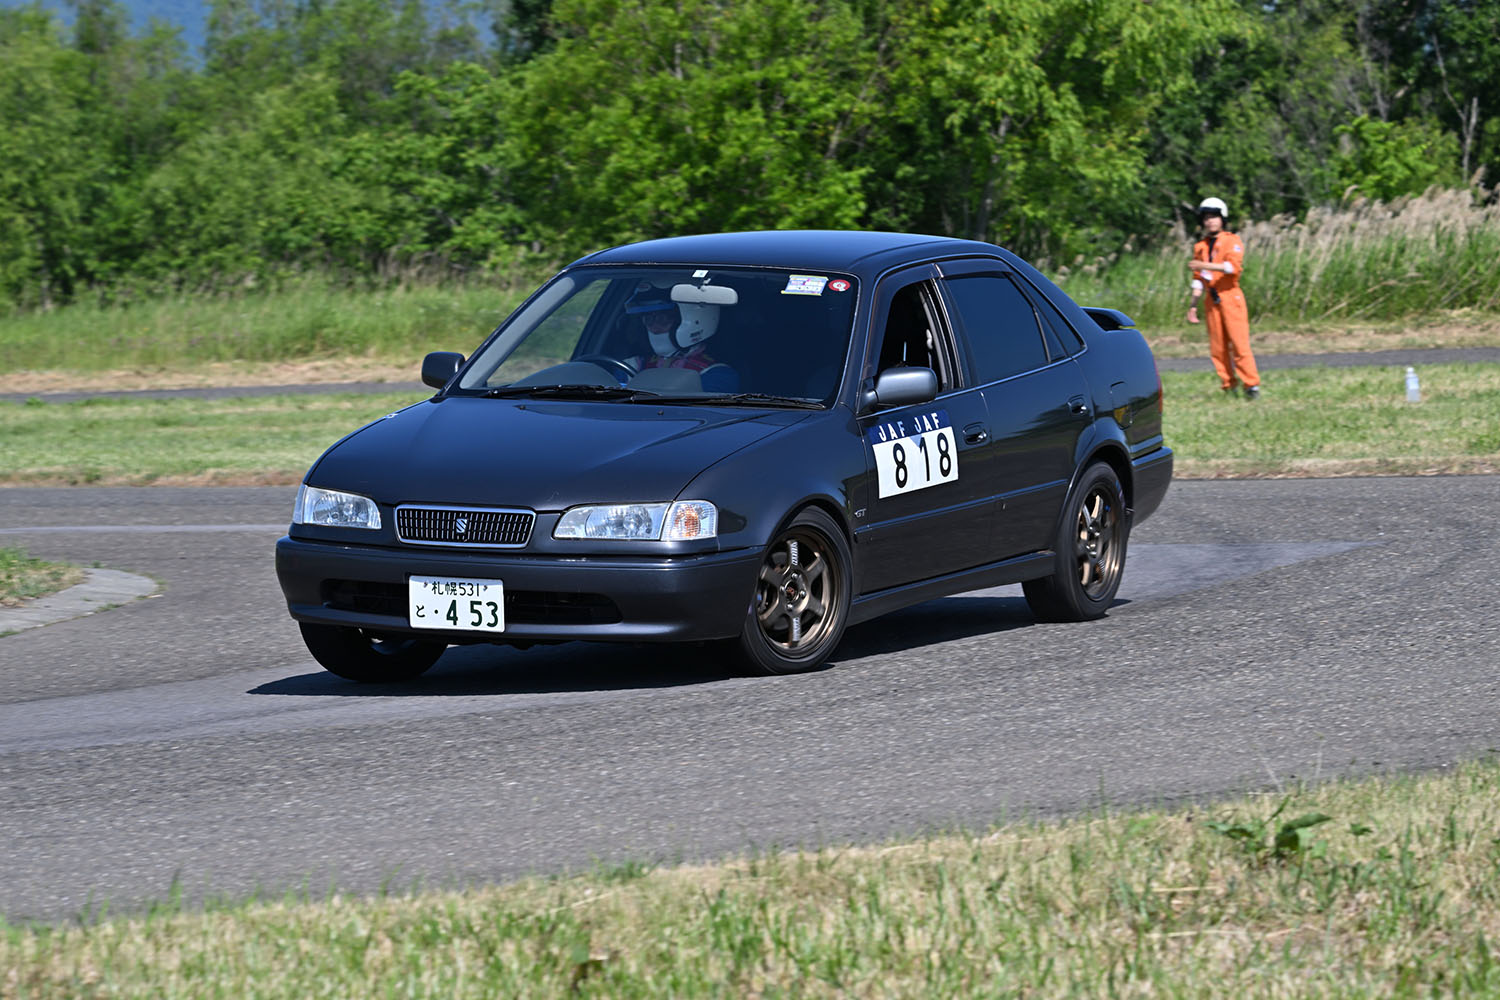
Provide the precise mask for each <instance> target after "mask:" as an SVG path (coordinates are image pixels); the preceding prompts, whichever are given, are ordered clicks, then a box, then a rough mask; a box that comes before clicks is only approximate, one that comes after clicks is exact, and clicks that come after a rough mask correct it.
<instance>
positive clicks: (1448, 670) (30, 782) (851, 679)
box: [0, 477, 1500, 920]
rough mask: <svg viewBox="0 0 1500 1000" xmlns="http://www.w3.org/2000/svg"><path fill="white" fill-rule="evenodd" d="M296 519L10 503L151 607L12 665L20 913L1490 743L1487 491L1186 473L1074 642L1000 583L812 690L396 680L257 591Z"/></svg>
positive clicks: (584, 679) (862, 836)
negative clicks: (365, 674) (340, 668)
mask: <svg viewBox="0 0 1500 1000" xmlns="http://www.w3.org/2000/svg"><path fill="white" fill-rule="evenodd" d="M292 492H293V491H292V490H291V489H289V488H279V487H277V488H254V489H231V488H218V489H168V488H125V489H4V490H0V544H4V545H22V546H24V547H25V548H26V549H28V550H29V551H30V552H32V553H33V554H35V555H38V556H42V557H46V558H58V559H68V560H73V561H80V562H83V563H85V564H90V563H97V564H99V565H101V566H105V567H109V568H112V569H119V570H126V571H129V572H133V573H141V574H146V575H149V576H152V577H154V578H156V579H158V580H160V581H162V582H163V584H164V586H165V589H164V592H163V593H162V595H161V596H158V597H154V598H148V599H145V600H140V601H137V602H134V603H132V604H129V605H126V606H123V607H120V608H117V609H114V610H110V611H107V612H102V613H99V614H95V615H92V616H89V617H86V618H79V619H75V620H73V621H68V622H62V623H58V624H54V625H50V626H47V627H44V628H36V629H31V630H29V631H25V632H21V633H18V634H15V635H11V636H8V637H5V638H3V639H0V873H3V876H0V914H3V915H4V916H5V917H6V918H7V919H9V920H18V919H25V918H38V919H48V920H52V919H65V918H69V917H73V916H77V915H81V914H86V913H90V912H97V910H98V908H99V907H100V906H101V905H104V904H106V903H107V904H108V906H109V907H110V909H111V911H112V912H119V911H121V910H128V909H131V908H134V907H138V906H140V905H143V904H146V903H149V902H150V901H152V900H159V899H162V898H164V897H165V896H167V894H168V893H169V892H170V891H171V887H172V886H173V884H174V882H176V883H177V884H178V885H179V886H180V888H181V890H182V891H183V893H184V894H185V895H186V896H187V898H189V899H201V898H205V897H207V896H211V895H227V896H229V897H232V898H240V897H243V896H245V895H247V894H250V893H253V892H257V891H258V892H262V893H271V894H277V895H279V894H280V893H282V892H283V891H286V890H288V889H293V890H297V889H306V890H307V891H309V892H311V893H313V894H314V895H321V894H322V893H323V892H325V891H326V890H327V889H328V888H329V886H330V885H335V884H336V885H338V886H339V887H341V888H343V889H347V890H353V891H374V890H378V889H380V888H381V887H393V888H396V889H405V888H410V887H414V886H419V885H420V886H428V887H431V886H450V885H463V884H473V883H486V882H493V881H497V880H504V879H508V878H512V877H515V876H519V875H522V874H526V873H530V872H558V871H564V870H569V869H578V868H587V867H590V866H593V865H595V864H601V863H603V864H608V863H618V862H622V861H626V860H645V861H650V862H671V861H676V860H694V859H702V858H713V857H718V856H722V855H724V854H726V853H730V852H740V851H747V850H769V849H773V848H776V847H786V846H790V845H798V844H800V845H809V846H818V845H826V844H839V843H846V842H851V841H855V842H861V841H871V840H877V839H881V838H886V837H890V836H897V835H906V834H915V833H921V832H924V831H932V830H941V829H945V828H952V827H954V826H964V827H968V828H982V827H984V826H985V825H988V824H991V823H994V822H997V821H1003V820H1005V819H1007V818H1017V817H1022V816H1028V815H1033V814H1042V815H1053V814H1059V813H1066V812H1071V811H1077V810H1083V809H1088V808H1091V807H1094V806H1096V805H1097V804H1098V803H1099V802H1100V800H1101V798H1103V799H1104V800H1107V801H1108V802H1110V803H1112V804H1117V805H1134V804H1148V805H1151V804H1172V803H1180V802H1183V801H1187V800H1196V799H1199V798H1200V797H1207V796H1214V795H1218V794H1221V793H1232V792H1239V791H1245V790H1250V789H1258V788H1265V787H1285V786H1287V785H1288V784H1290V783H1293V782H1295V781H1298V780H1303V779H1308V780H1312V779H1318V778H1325V777H1330V776H1334V775H1343V774H1363V773H1369V772H1384V771H1387V770H1416V769H1430V768H1441V767H1444V766H1447V765H1450V764H1452V763H1454V762H1456V761H1459V760H1463V759H1467V758H1472V757H1475V756H1480V755H1483V754H1486V753H1487V752H1490V751H1491V750H1492V749H1493V748H1496V747H1500V721H1497V715H1496V708H1497V706H1500V677H1497V673H1496V669H1495V664H1497V663H1500V588H1497V587H1496V586H1495V584H1494V568H1495V566H1496V565H1500V536H1497V534H1496V532H1495V529H1494V519H1493V513H1492V512H1493V509H1494V506H1495V501H1496V498H1497V497H1500V478H1496V477H1471V478H1431V479H1348V480H1300V481H1243V482H1179V483H1176V484H1174V486H1173V488H1172V492H1171V493H1170V494H1169V496H1168V499H1167V502H1166V504H1165V505H1164V506H1163V508H1162V510H1161V511H1160V513H1159V514H1158V515H1157V516H1156V517H1155V518H1153V519H1152V520H1150V521H1148V522H1147V523H1146V524H1144V525H1143V526H1141V528H1140V529H1139V530H1138V531H1137V533H1136V535H1135V537H1134V539H1133V541H1132V550H1131V555H1130V563H1129V567H1128V569H1127V573H1126V579H1125V585H1124V587H1123V588H1122V590H1121V602H1120V603H1119V604H1118V605H1117V606H1116V607H1115V608H1114V609H1113V610H1112V611H1111V613H1110V614H1109V616H1108V617H1107V618H1105V619H1103V620H1101V621H1098V622H1092V623H1088V624H1081V625H1077V624H1074V625H1037V624H1034V623H1033V622H1032V620H1031V617H1030V615H1029V614H1028V613H1027V611H1026V608H1025V605H1024V602H1023V601H1022V600H1021V599H1020V598H1019V596H1018V595H1017V593H1016V590H1015V589H1014V588H1002V589H999V590H996V591H989V592H983V593H980V594H975V595H967V596H962V597H955V598H949V599H946V600H941V601H934V602H932V603H929V604H925V605H922V606H920V607H917V608H912V609H908V610H906V611H903V612H900V613H897V614H895V615H891V616H888V617H886V618H884V619H881V620H878V621H876V622H872V623H869V624H867V625H864V626H860V627H858V628H855V629H852V630H850V632H849V633H848V636H847V638H846V640H845V642H844V643H843V645H842V646H841V647H840V649H839V651H838V653H837V655H836V657H835V662H834V665H833V666H832V667H831V668H830V669H828V670H825V671H822V672H820V673H816V674H812V675H806V676H798V677H782V678H765V679H760V678H743V677H733V676H730V675H729V674H728V673H727V672H726V671H725V670H724V668H723V666H722V665H721V664H719V663H716V662H713V660H712V659H711V658H709V656H708V654H706V653H705V652H704V651H702V650H701V649H686V650H681V651H664V650H660V649H653V648H648V647H605V646H586V645H581V644H572V645H566V646H557V647H548V648H536V649H532V650H528V651H524V652H522V651H514V650H504V649H499V648H492V647H470V648H464V649H453V650H450V651H449V653H448V654H446V655H445V656H444V658H443V660H442V661H441V662H440V663H439V664H438V666H437V667H436V668H435V669H434V670H433V672H431V673H430V674H428V675H427V676H426V677H425V678H423V680H422V681H421V682H419V683H418V684H417V685H415V686H412V687H410V688H409V689H406V690H397V689H390V688H374V689H372V688H369V687H361V686H357V685H353V684H350V683H347V682H344V681H340V680H339V679H337V678H335V677H333V676H332V675H329V674H326V673H324V672H323V671H321V670H320V669H319V668H318V667H317V666H316V664H314V663H313V662H312V660H311V659H310V658H309V657H308V656H307V655H306V653H305V652H304V651H303V649H302V646H301V643H300V640H299V638H298V636H297V632H296V629H295V627H294V626H293V624H292V622H291V621H290V620H289V619H288V618H287V617H286V614H285V610H284V608H283V607H282V605H281V600H280V593H279V591H278V589H277V586H276V582H275V578H274V572H273V566H272V548H273V544H274V541H275V539H276V537H277V536H278V534H279V533H280V530H281V528H280V525H282V524H283V523H284V522H285V520H286V519H287V516H288V512H289V510H290V505H291V498H292ZM49 529H50V530H49ZM58 529H63V530H58Z"/></svg>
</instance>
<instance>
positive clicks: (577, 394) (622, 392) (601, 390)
mask: <svg viewBox="0 0 1500 1000" xmlns="http://www.w3.org/2000/svg"><path fill="white" fill-rule="evenodd" d="M484 394H485V395H486V396H489V397H490V398H491V399H509V398H513V397H516V396H548V397H552V398H554V399H639V398H642V397H647V396H651V397H654V396H655V395H656V393H654V392H651V391H650V390H649V389H631V388H628V387H626V386H623V385H587V384H573V385H497V386H495V388H493V389H486V390H485V392H484Z"/></svg>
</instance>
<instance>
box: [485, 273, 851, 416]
mask: <svg viewBox="0 0 1500 1000" xmlns="http://www.w3.org/2000/svg"><path fill="white" fill-rule="evenodd" d="M857 294H858V288H857V286H856V282H855V279H854V278H852V277H849V276H847V275H841V274H827V273H825V274H806V273H801V272H799V271H794V270H790V269H769V268H723V267H718V268H715V267H664V266H663V267H628V268H626V267H593V268H588V267H584V268H578V269H576V270H573V271H569V272H566V273H565V274H563V275H560V276H559V277H558V278H556V279H554V280H553V281H552V282H551V283H550V284H549V285H547V286H546V287H545V288H544V289H543V290H542V291H541V292H540V293H539V294H538V295H537V296H536V297H535V298H534V299H533V300H532V301H531V302H529V303H528V304H527V305H526V306H524V307H522V308H521V309H520V310H519V311H518V312H517V313H516V314H515V315H513V316H512V317H511V318H510V319H509V320H508V321H507V322H506V323H505V324H504V326H502V327H501V329H500V330H499V331H498V332H497V335H496V336H495V337H494V338H493V339H492V340H491V341H490V342H489V343H488V344H486V345H485V347H483V348H482V349H481V350H480V352H479V353H478V355H477V356H476V357H475V359H474V361H473V363H472V364H471V366H470V367H469V368H468V370H467V371H466V372H465V373H464V377H463V379H462V380H461V382H460V384H459V389H460V391H464V390H470V391H475V392H479V391H488V392H496V391H499V390H506V391H507V392H511V391H514V392H517V393H519V392H521V391H522V390H525V389H527V388H528V387H541V388H551V387H556V386H565V387H566V386H574V387H576V386H598V387H617V388H618V387H623V388H626V389H633V390H639V391H640V392H641V394H642V395H643V396H644V395H646V394H653V395H657V396H669V397H670V396H679V395H685V396H702V397H711V396H727V395H736V394H742V393H751V394H756V395H762V396H776V397H787V398H789V399H793V400H802V401H816V402H821V403H827V402H831V400H832V398H833V396H834V395H835V394H836V392H837V390H838V384H839V378H840V376H841V375H842V374H843V366H844V358H845V355H846V352H847V350H848V346H849V336H850V330H851V327H852V324H853V317H854V305H855V301H856V297H857Z"/></svg>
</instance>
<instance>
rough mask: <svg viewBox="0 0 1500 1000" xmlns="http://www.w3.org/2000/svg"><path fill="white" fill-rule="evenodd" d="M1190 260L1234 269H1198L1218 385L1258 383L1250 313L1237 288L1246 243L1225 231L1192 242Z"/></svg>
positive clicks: (1226, 386) (1241, 293)
mask: <svg viewBox="0 0 1500 1000" xmlns="http://www.w3.org/2000/svg"><path fill="white" fill-rule="evenodd" d="M1193 259H1194V260H1207V261H1227V262H1228V263H1230V264H1232V265H1234V270H1232V271H1230V272H1228V273H1225V272H1224V271H1197V272H1195V273H1196V274H1197V276H1198V278H1199V279H1200V280H1201V281H1202V282H1203V307H1204V309H1205V315H1204V317H1203V318H1204V320H1205V322H1207V324H1208V353H1209V356H1210V357H1211V358H1213V361H1214V370H1215V371H1217V372H1218V373H1219V385H1220V386H1222V387H1223V388H1225V389H1233V388H1234V386H1235V382H1236V381H1239V382H1242V383H1244V384H1245V386H1246V387H1247V388H1248V387H1249V386H1253V385H1260V372H1259V371H1258V370H1257V369H1256V367H1255V355H1254V354H1252V353H1251V352H1250V313H1249V311H1248V310H1246V308H1245V293H1244V292H1242V291H1241V290H1240V274H1241V272H1242V271H1243V270H1244V261H1245V245H1244V243H1242V242H1241V241H1240V238H1239V237H1238V236H1236V235H1235V234H1234V233H1231V232H1228V231H1224V232H1221V233H1219V235H1218V236H1217V237H1213V236H1210V237H1208V238H1207V239H1202V240H1199V241H1198V242H1197V243H1195V244H1193Z"/></svg>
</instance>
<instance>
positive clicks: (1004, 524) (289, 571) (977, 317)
mask: <svg viewBox="0 0 1500 1000" xmlns="http://www.w3.org/2000/svg"><path fill="white" fill-rule="evenodd" d="M422 378H423V380H424V381H425V382H427V383H428V384H429V385H431V386H433V387H434V388H436V389H437V392H436V394H435V395H434V396H432V398H430V399H428V400H425V401H423V402H421V403H417V404H415V405H413V406H410V407H407V408H406V409H404V410H401V411H399V412H397V413H392V414H390V415H389V416H387V417H385V418H383V419H381V420H377V421H375V422H374V423H371V424H369V425H367V426H365V427H362V428H360V429H359V430H357V431H355V432H354V433H352V434H350V435H349V436H347V437H345V438H344V439H343V440H341V441H339V442H338V443H337V444H335V445H334V446H333V447H332V448H330V449H329V450H328V451H327V452H326V453H324V455H323V456H322V457H321V458H320V459H318V461H317V463H316V464H314V465H313V467H312V469H311V470H309V472H308V473H307V477H306V479H305V480H304V482H303V485H302V488H301V491H300V492H299V494H298V498H297V503H296V510H295V512H294V513H293V517H292V525H291V529H290V531H289V532H288V534H287V536H286V537H285V538H282V539H281V540H280V542H278V543H277V549H276V569H277V574H278V576H279V578H280V581H281V587H282V590H283V591H284V593H285V595H286V600H287V607H288V609H289V610H290V612H291V614H292V617H294V618H295V619H296V620H297V621H298V622H299V623H300V625H301V629H302V634H303V636H304V638H305V639H306V642H307V646H308V649H309V650H310V651H311V652H312V654H313V656H314V657H315V658H316V659H317V660H318V661H319V662H320V663H322V664H323V665H324V666H325V667H327V668H328V669H329V670H331V671H333V672H334V673H336V674H339V675H341V676H343V677H348V678H351V679H354V680H358V681H394V680H402V679H407V678H411V677H414V676H416V675H418V674H420V673H422V672H423V671H424V670H426V669H427V668H428V667H430V666H431V665H432V664H433V663H434V662H435V661H436V660H437V659H438V657H439V656H440V655H441V654H442V652H443V651H444V650H445V649H446V648H447V647H448V646H449V645H452V644H459V643H474V642H498V643H509V644H514V645H518V646H525V645H530V644H533V643H538V642H563V641H570V640H605V641H623V642H704V641H722V642H723V644H724V646H725V648H726V649H727V650H730V651H732V652H733V653H734V654H735V655H736V656H737V657H738V658H739V659H740V660H741V661H742V662H743V663H744V664H745V665H746V666H748V667H749V668H751V669H753V670H758V671H766V672H770V673H785V672H790V671H801V670H810V669H813V668H815V667H817V666H819V665H821V664H823V663H824V661H826V660H827V659H828V657H829V656H830V655H831V654H832V653H833V652H834V649H835V648H836V647H837V646H838V643H839V639H840V637H841V636H842V635H843V633H844V629H845V628H846V627H847V626H849V625H851V624H853V623H856V622H860V621H864V620H866V619H869V618H872V617H874V616H876V615H879V614H882V613H884V612H886V611H891V610H893V609H896V608H900V607H903V606H906V605H909V604H914V603H916V602H919V601H925V600H929V599H931V598H934V597H939V596H943V595H946V594H953V593H958V592H962V591H966V590H973V589H976V588H980V587H988V586H994V585H998V584H1004V583H1016V582H1020V583H1022V584H1023V585H1024V590H1025V594H1026V599H1027V601H1028V602H1029V604H1030V606H1031V607H1032V609H1033V610H1034V612H1035V613H1036V614H1037V616H1038V617H1039V618H1043V619H1048V620H1084V619H1090V618H1097V617H1099V616H1101V615H1103V614H1104V613H1105V612H1106V611H1107V610H1108V608H1109V606H1110V604H1111V602H1112V601H1113V600H1114V596H1115V592H1116V590H1117V589H1118V587H1119V585H1120V579H1121V577H1122V575H1123V574H1124V571H1125V550H1126V542H1127V540H1128V537H1129V533H1130V528H1131V526H1132V525H1133V524H1134V523H1135V522H1137V521H1140V520H1141V519H1143V518H1145V517H1147V516H1148V515H1150V514H1151V513H1152V512H1153V511H1155V510H1156V508H1157V506H1158V505H1159V504H1160V503H1161V500H1162V497H1163V495H1164V494H1165V493H1166V491H1167V487H1168V484H1169V483H1170V481H1171V476H1172V451H1171V449H1170V448H1168V447H1167V446H1166V445H1165V443H1164V441H1163V439H1162V423H1161V381H1160V378H1159V377H1158V375H1157V372H1156V366H1155V363H1154V360H1153V358H1152V356H1151V351H1150V349H1149V348H1148V347H1147V345H1146V342H1145V340H1144V339H1143V338H1142V337H1141V335H1140V333H1139V332H1138V331H1137V330H1135V329H1134V325H1133V324H1132V322H1131V321H1130V320H1129V319H1128V318H1127V317H1125V316H1124V315H1122V314H1120V313H1118V312H1115V311H1113V310H1108V309H1081V308H1079V307H1078V306H1077V305H1075V304H1074V303H1073V302H1072V300H1070V299H1069V298H1068V297H1067V296H1066V295H1065V294H1063V292H1062V291H1061V290H1060V289H1058V288H1057V287H1056V286H1055V285H1053V284H1052V283H1051V282H1050V281H1048V280H1047V279H1046V278H1045V277H1044V276H1043V275H1042V274H1041V273H1039V272H1038V271H1037V270H1036V269H1035V268H1033V267H1031V266H1030V265H1028V264H1026V263H1025V262H1024V261H1022V260H1021V259H1019V258H1018V257H1016V256H1015V255H1014V254H1012V253H1010V252H1009V251H1007V250H1004V249H1002V248H1000V247H997V246H993V245H991V244H987V243H977V242H971V241H967V240H955V239H945V238H940V237H933V236H914V235H908V234H898V233H869V232H762V233H730V234H724V235H713V236H685V237H680V238H675V239H665V240H653V241H650V242H645V243H637V244H632V245H629V246H623V247H616V248H614V249H610V250H604V251H600V252H599V253H595V254H592V255H590V256H588V257H585V258H583V259H582V260H579V261H577V262H575V263H574V264H572V265H570V266H569V267H567V268H565V269H564V270H563V271H562V272H560V273H559V274H558V275H557V276H556V277H554V278H553V279H552V280H551V281H549V282H547V284H545V285H543V286H542V287H541V288H540V289H538V290H537V291H536V292H535V293H534V294H533V295H532V296H531V297H530V298H529V299H528V300H527V301H526V302H525V303H524V304H522V306H521V307H520V308H519V309H517V310H516V311H515V312H514V313H513V314H511V315H510V316H509V317H508V318H507V319H506V320H505V321H504V322H503V323H501V324H500V326H499V327H498V328H497V329H496V330H495V331H494V332H493V333H492V334H490V336H489V337H488V338H487V339H486V340H485V341H484V343H482V344H481V345H480V346H479V348H478V349H477V350H476V351H475V352H474V353H473V355H472V356H471V357H469V358H468V359H467V360H466V359H465V358H464V357H463V356H462V355H460V354H454V353H449V352H435V353H433V354H429V355H428V356H427V358H426V359H425V361H424V362H423V366H422Z"/></svg>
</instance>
